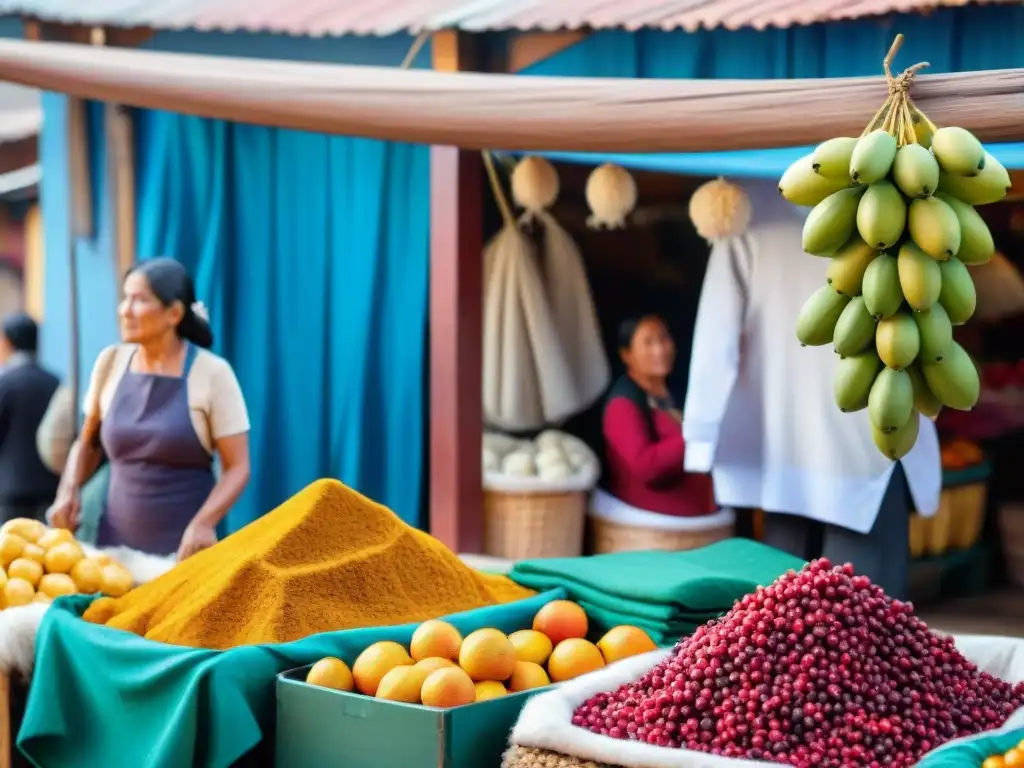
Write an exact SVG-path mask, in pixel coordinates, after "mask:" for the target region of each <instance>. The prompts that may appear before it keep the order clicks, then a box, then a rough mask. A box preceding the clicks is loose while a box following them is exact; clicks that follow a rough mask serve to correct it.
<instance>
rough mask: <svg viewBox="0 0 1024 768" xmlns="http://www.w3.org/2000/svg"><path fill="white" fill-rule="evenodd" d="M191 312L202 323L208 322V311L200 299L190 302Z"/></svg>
mask: <svg viewBox="0 0 1024 768" xmlns="http://www.w3.org/2000/svg"><path fill="white" fill-rule="evenodd" d="M192 314H193V315H195V316H196V317H198V318H199V319H200V320H202V321H203V322H204V323H208V322H210V311H209V310H208V309H207V308H206V305H205V304H203V302H201V301H194V302H192Z"/></svg>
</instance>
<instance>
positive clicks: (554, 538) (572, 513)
mask: <svg viewBox="0 0 1024 768" xmlns="http://www.w3.org/2000/svg"><path fill="white" fill-rule="evenodd" d="M586 516H587V494H586V493H585V492H583V491H571V492H567V493H507V492H505V491H491V490H487V491H484V554H485V555H490V556H492V557H501V558H505V559H506V560H531V559H533V558H536V557H578V556H579V555H581V554H583V525H584V523H585V521H586Z"/></svg>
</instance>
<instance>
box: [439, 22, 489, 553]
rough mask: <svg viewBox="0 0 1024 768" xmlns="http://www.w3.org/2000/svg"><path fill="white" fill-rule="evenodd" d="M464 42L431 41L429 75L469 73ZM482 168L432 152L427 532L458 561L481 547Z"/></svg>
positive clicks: (476, 158) (459, 155)
mask: <svg viewBox="0 0 1024 768" xmlns="http://www.w3.org/2000/svg"><path fill="white" fill-rule="evenodd" d="M470 44H471V40H470V38H468V37H467V36H466V35H464V34H461V33H459V32H456V31H454V30H446V31H443V32H438V33H436V34H434V36H433V42H432V50H433V63H434V69H436V70H440V71H445V72H456V71H464V70H469V69H472V66H473V64H472V59H471V57H470V55H469V51H468V50H467V48H468V46H469V45H470ZM483 194H484V185H483V163H482V161H481V158H480V153H479V152H467V151H463V150H460V149H459V148H458V147H446V146H435V147H431V150H430V462H429V486H430V532H431V533H432V534H433V535H434V536H436V537H437V538H438V539H440V540H441V541H442V542H443V543H444V544H446V545H447V546H448V547H449V548H450V549H451V550H452V551H454V552H457V553H468V554H477V553H479V552H480V551H481V549H482V546H483V510H482V502H483V489H482V478H481V469H480V452H481V431H482V430H481V425H482V420H483V417H482V413H483V396H482V389H483V338H482V327H483V268H482V260H481V251H482V250H483V220H482V219H483V216H482V213H483V208H482V198H483Z"/></svg>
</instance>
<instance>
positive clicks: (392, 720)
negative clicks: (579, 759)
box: [275, 667, 545, 768]
mask: <svg viewBox="0 0 1024 768" xmlns="http://www.w3.org/2000/svg"><path fill="white" fill-rule="evenodd" d="M308 671H309V667H303V668H301V669H295V670H291V671H290V672H285V673H283V674H281V675H278V678H277V737H276V755H277V757H276V761H275V764H276V765H277V768H325V767H326V766H331V765H336V766H339V768H495V766H499V765H501V756H502V753H503V752H504V751H505V749H506V748H507V743H508V735H509V732H510V731H511V730H512V726H513V725H515V722H516V720H517V719H518V717H519V712H520V710H522V708H523V705H524V704H525V703H526V701H527V700H528V699H529V698H530V697H531V696H533V695H534V694H536V693H539V692H540V691H543V690H545V689H543V688H539V689H536V690H532V691H524V692H522V693H511V694H509V695H507V696H502V697H500V698H497V699H489V700H487V701H481V702H479V703H477V704H470V705H467V706H465V707H457V708H455V709H433V708H430V707H421V706H415V705H412V704H401V703H397V702H392V701H381V700H380V699H374V698H370V697H368V696H362V695H360V694H355V693H346V692H344V691H333V690H330V689H328V688H320V687H317V686H313V685H306V683H305V682H304V680H305V677H306V674H307V672H308Z"/></svg>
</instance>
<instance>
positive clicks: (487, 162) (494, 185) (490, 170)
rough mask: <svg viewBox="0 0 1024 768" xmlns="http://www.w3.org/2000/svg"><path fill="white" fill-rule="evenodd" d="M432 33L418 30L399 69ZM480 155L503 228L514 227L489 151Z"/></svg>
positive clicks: (415, 53)
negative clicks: (503, 224) (503, 223)
mask: <svg viewBox="0 0 1024 768" xmlns="http://www.w3.org/2000/svg"><path fill="white" fill-rule="evenodd" d="M433 33H434V30H432V29H423V30H420V33H419V34H418V35H416V39H415V40H413V41H412V45H411V46H410V47H409V51H408V52H407V53H406V54H405V58H404V59H402V63H401V65H400V67H399V68H400V69H409V68H410V67H412V65H413V62H414V61H416V57H417V56H418V55H419V53H420V51H421V50H423V46H424V45H425V44H426V42H427V40H429V39H430V36H431V35H432V34H433ZM480 155H481V156H482V157H483V160H484V167H485V168H486V169H487V181H488V182H489V183H490V187H491V193H492V194H493V195H494V200H495V202H496V203H497V204H498V209H499V210H500V211H501V218H502V220H503V221H504V222H505V226H513V227H514V226H516V217H515V214H514V213H513V208H512V205H511V204H510V203H509V201H508V198H507V197H506V195H505V191H504V189H502V186H501V179H500V178H499V177H498V170H497V168H495V165H494V157H493V156H492V155H491V153H490V151H489V150H486V149H484V150H481V152H480Z"/></svg>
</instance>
